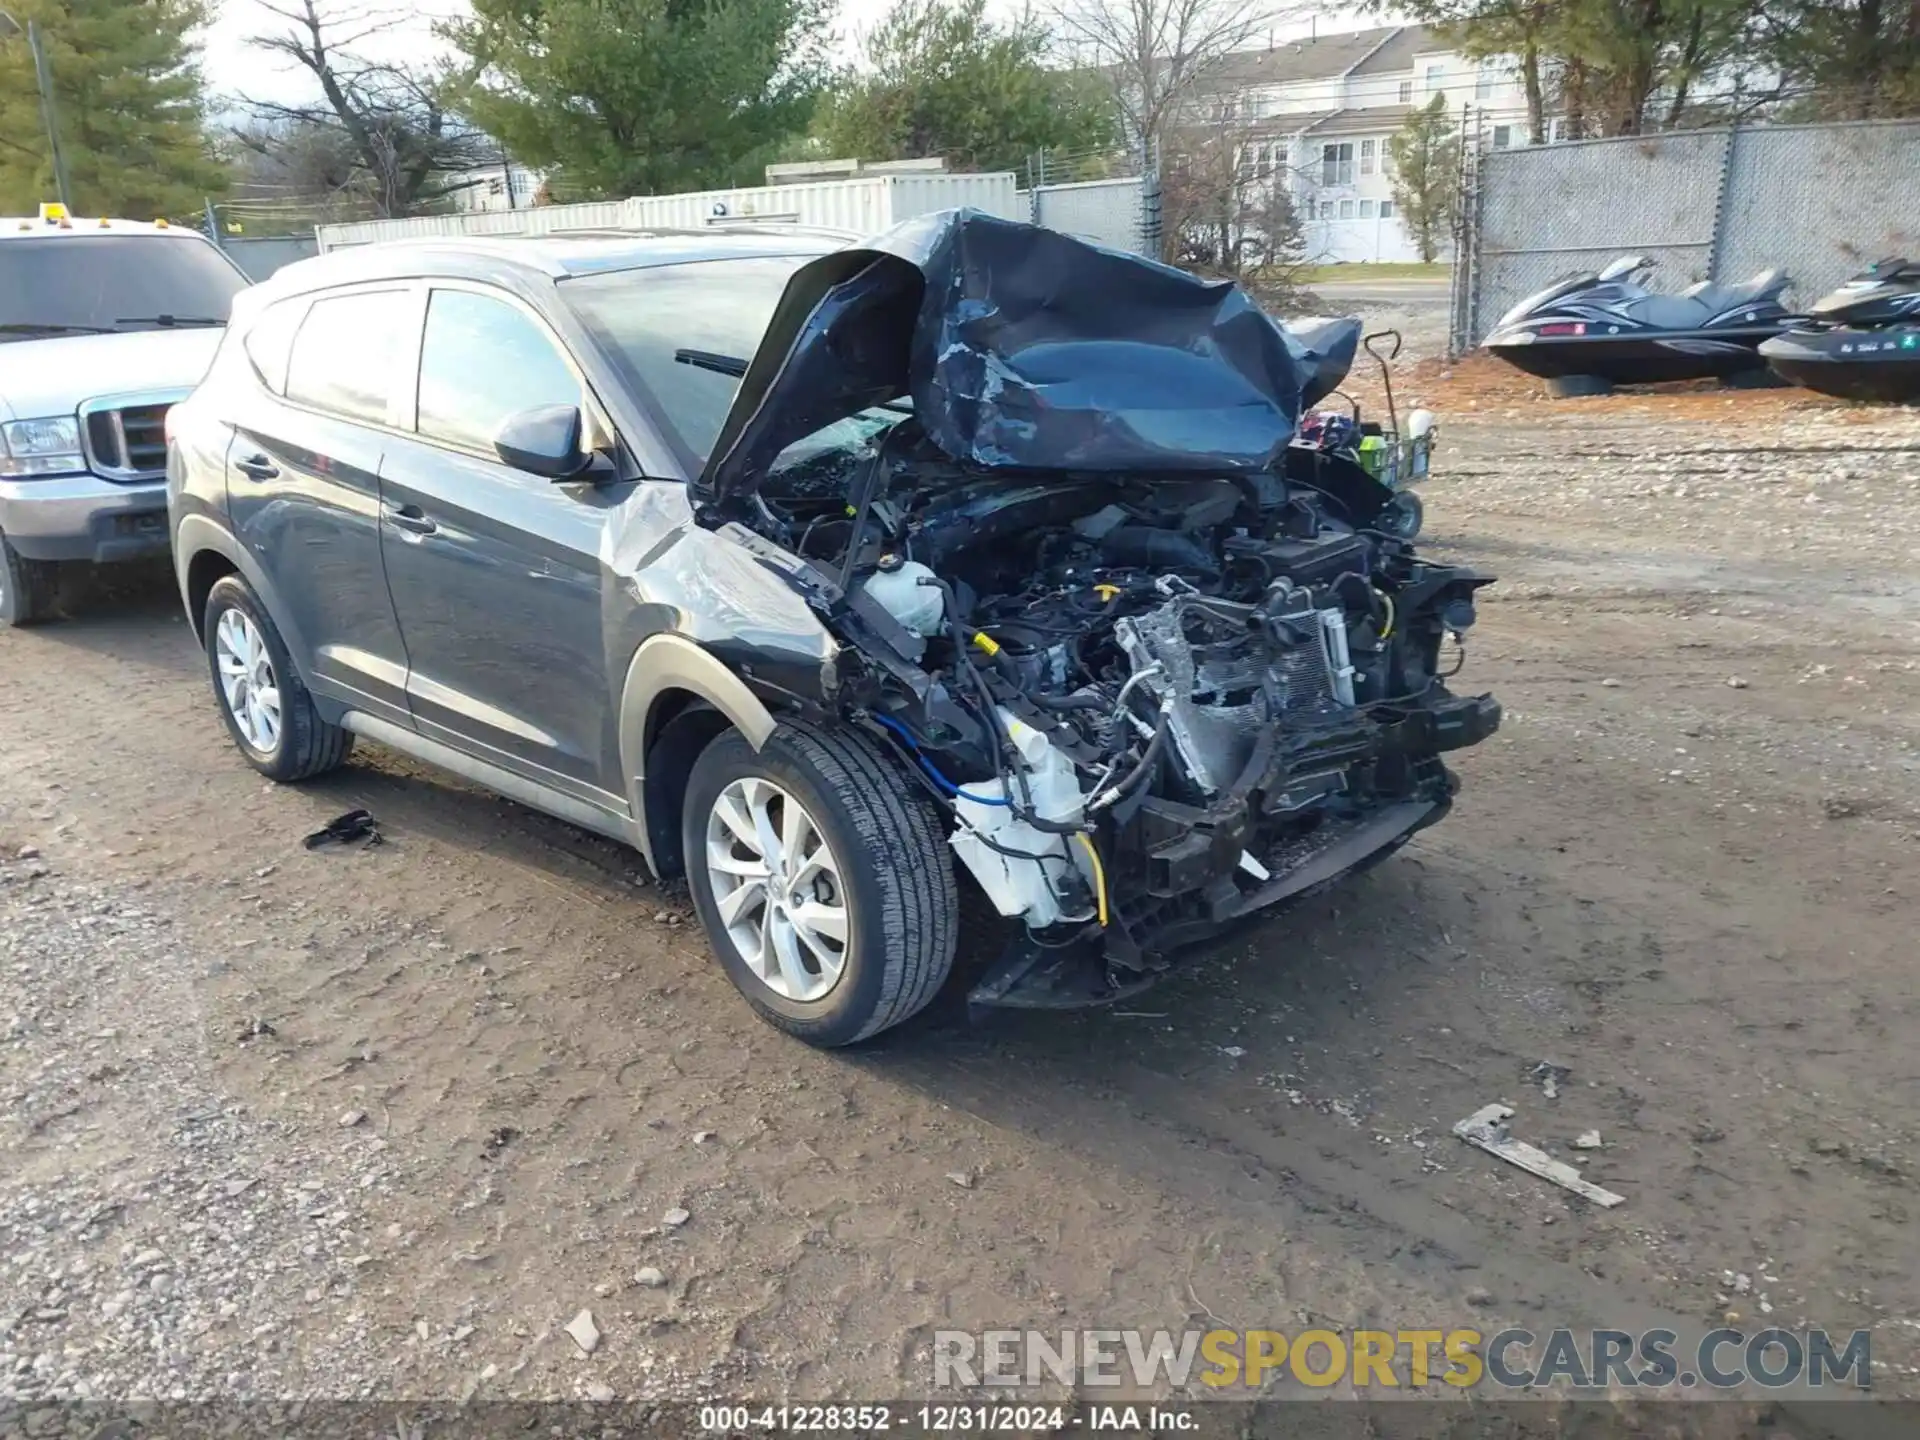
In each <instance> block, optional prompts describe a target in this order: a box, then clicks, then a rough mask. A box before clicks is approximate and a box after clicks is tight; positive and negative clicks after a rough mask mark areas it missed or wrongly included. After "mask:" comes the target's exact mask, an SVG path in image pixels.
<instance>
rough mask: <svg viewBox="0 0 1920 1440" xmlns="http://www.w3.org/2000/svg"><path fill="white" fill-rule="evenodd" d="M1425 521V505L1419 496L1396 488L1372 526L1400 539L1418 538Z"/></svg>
mask: <svg viewBox="0 0 1920 1440" xmlns="http://www.w3.org/2000/svg"><path fill="white" fill-rule="evenodd" d="M1426 523H1427V507H1426V506H1425V505H1424V504H1422V503H1421V500H1420V497H1419V496H1418V495H1416V494H1414V493H1413V491H1411V490H1396V491H1395V492H1394V495H1393V499H1391V500H1389V501H1388V502H1387V505H1386V508H1385V509H1383V510H1382V511H1381V512H1380V515H1379V518H1378V519H1377V520H1375V522H1374V528H1375V529H1377V530H1382V531H1385V532H1386V533H1387V534H1389V535H1392V536H1394V537H1395V538H1396V539H1400V540H1414V539H1417V538H1419V535H1420V528H1421V527H1422V526H1423V525H1425V524H1426Z"/></svg>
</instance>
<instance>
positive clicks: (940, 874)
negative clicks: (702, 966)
mask: <svg viewBox="0 0 1920 1440" xmlns="http://www.w3.org/2000/svg"><path fill="white" fill-rule="evenodd" d="M681 838H682V844H683V846H684V850H683V853H684V854H685V855H686V859H687V881H688V887H689V888H690V889H691V891H692V893H693V902H694V906H695V908H696V909H697V910H698V911H699V913H700V920H701V923H702V924H703V925H705V927H706V931H707V936H708V939H709V940H710V941H711V942H712V944H713V948H714V950H715V951H716V952H717V953H718V954H719V957H720V963H721V965H722V966H723V967H724V968H725V969H726V972H727V978H728V979H730V980H732V981H733V983H734V985H735V987H736V988H738V989H739V991H740V993H741V994H742V995H744V996H745V997H746V998H747V1001H748V1003H749V1004H751V1005H752V1006H753V1008H754V1009H755V1010H757V1011H759V1012H760V1015H761V1016H762V1017H763V1018H764V1019H766V1020H768V1021H769V1022H771V1023H772V1024H774V1025H776V1026H778V1027H779V1028H780V1029H782V1030H785V1031H787V1032H788V1033H789V1034H791V1035H795V1036H798V1037H799V1038H800V1039H802V1040H805V1041H807V1042H808V1043H809V1044H812V1045H819V1046H824V1047H831V1046H838V1045H849V1044H852V1043H853V1042H855V1041H858V1040H864V1039H866V1038H867V1037H869V1036H871V1035H876V1034H878V1033H879V1032H880V1031H882V1030H885V1029H887V1028H888V1027H890V1026H893V1025H898V1024H899V1023H900V1022H901V1021H903V1020H905V1019H907V1018H908V1017H909V1016H910V1015H913V1014H914V1013H915V1012H916V1011H918V1010H920V1009H922V1008H924V1007H925V1006H926V1004H927V1003H928V1002H929V1001H930V1000H932V999H933V997H934V995H935V994H936V993H937V992H938V991H939V989H940V986H941V985H942V984H943V983H944V982H945V980H946V978H947V973H948V971H949V970H951V969H952V967H953V954H954V946H955V944H956V941H957V938H958V937H957V931H958V920H957V912H958V909H959V902H958V898H957V894H956V891H955V888H954V879H953V860H952V855H951V853H950V852H949V850H948V848H947V845H946V842H945V837H944V835H943V833H942V830H941V826H940V820H939V816H938V814H937V813H936V812H935V810H934V808H933V806H932V805H931V804H930V803H929V802H928V801H927V800H926V799H925V798H924V797H923V796H921V794H920V793H919V792H918V791H917V790H915V789H914V788H913V785H912V782H911V781H909V780H908V779H907V778H906V777H905V776H903V775H902V774H901V773H900V771H899V768H898V766H897V764H896V763H895V762H894V761H893V760H892V759H891V758H890V757H889V756H887V755H886V754H885V752H883V751H882V750H880V749H879V748H878V747H877V746H875V745H874V744H873V743H872V742H870V741H868V740H867V739H866V738H865V737H863V736H860V735H857V734H853V733H850V732H847V731H843V730H834V729H821V728H816V727H814V726H811V725H804V724H798V723H783V724H782V725H781V726H780V727H779V729H777V730H776V731H775V732H774V733H773V736H772V737H771V738H770V739H769V740H768V741H767V743H766V745H765V747H764V748H763V749H761V750H760V751H759V752H758V753H756V752H755V751H754V749H753V747H752V746H751V745H749V744H748V743H747V741H746V739H745V737H744V736H742V735H741V734H740V733H739V732H738V731H734V730H729V731H727V732H726V733H725V734H723V735H721V736H719V737H718V738H717V739H716V740H714V742H713V743H712V744H711V745H709V746H708V747H707V748H706V749H705V750H704V751H703V752H701V755H700V758H699V759H698V760H697V761H696V762H695V763H694V767H693V773H692V775H691V776H690V777H689V779H688V782H687V798H686V806H685V811H684V818H683V821H682V837H681Z"/></svg>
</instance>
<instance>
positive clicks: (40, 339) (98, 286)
mask: <svg viewBox="0 0 1920 1440" xmlns="http://www.w3.org/2000/svg"><path fill="white" fill-rule="evenodd" d="M246 285H247V278H246V276H245V275H243V274H242V273H241V272H240V270H239V269H238V267H236V266H235V265H234V264H233V263H232V262H231V261H230V260H228V259H227V257H226V256H225V255H223V254H222V253H221V252H220V250H219V248H218V247H217V246H215V245H213V244H212V243H211V242H209V241H208V240H207V239H206V238H205V237H204V236H202V235H199V234H197V233H196V232H194V231H192V230H188V229H183V228H180V227H171V226H168V225H166V224H165V223H164V222H156V223H154V224H143V223H140V222H138V221H131V220H112V219H108V220H81V219H77V218H69V217H68V216H67V215H66V214H65V213H64V212H63V211H61V210H60V208H59V207H58V206H51V205H49V206H43V207H42V210H41V213H40V214H39V215H38V216H35V217H32V218H20V217H6V216H0V626H10V625H30V624H32V623H34V622H35V621H37V620H44V619H46V618H48V616H49V615H50V614H51V613H52V609H53V605H54V601H55V598H56V580H57V577H58V568H57V567H58V566H59V565H60V564H61V563H63V562H80V563H88V564H96V565H97V564H102V563H105V562H107V561H111V560H125V559H131V558H133V557H135V556H138V555H144V554H149V553H154V552H159V551H164V550H165V549H166V548H167V487H166V459H167V447H166V437H165V432H164V425H165V420H166V412H167V409H168V407H170V406H171V405H172V404H173V403H174V402H175V401H176V400H181V399H184V398H185V397H186V395H187V392H188V391H190V390H192V389H193V387H194V386H195V385H197V384H199V383H200V378H201V376H203V375H204V374H206V371H207V365H208V364H209V362H211V360H212V359H213V352H214V350H215V349H216V348H218V346H219V344H220V333H221V330H222V329H223V328H224V327H225V325H226V323H227V310H228V307H229V305H231V303H232V301H233V297H234V295H235V294H237V293H238V292H239V291H241V290H243V289H245V288H246Z"/></svg>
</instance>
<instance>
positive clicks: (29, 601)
mask: <svg viewBox="0 0 1920 1440" xmlns="http://www.w3.org/2000/svg"><path fill="white" fill-rule="evenodd" d="M59 577H60V572H59V569H58V568H57V567H56V566H55V565H54V563H53V562H52V561H51V560H29V559H28V558H27V557H26V556H24V555H22V554H21V553H20V552H19V551H18V550H16V549H14V548H13V546H12V545H11V544H9V543H8V541H7V537H6V536H4V535H0V628H5V627H12V626H21V625H38V624H39V623H40V622H41V621H42V620H45V619H47V618H48V617H49V616H50V615H52V613H53V601H54V593H55V591H56V590H57V589H58V586H59Z"/></svg>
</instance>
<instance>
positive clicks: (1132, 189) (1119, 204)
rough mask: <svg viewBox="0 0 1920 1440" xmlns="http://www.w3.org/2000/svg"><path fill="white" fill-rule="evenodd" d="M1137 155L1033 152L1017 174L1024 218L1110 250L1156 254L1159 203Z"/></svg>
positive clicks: (1098, 152) (1156, 190)
mask: <svg viewBox="0 0 1920 1440" xmlns="http://www.w3.org/2000/svg"><path fill="white" fill-rule="evenodd" d="M1141 170H1142V166H1141V163H1140V157H1139V156H1138V155H1135V154H1130V153H1128V152H1125V151H1116V150H1088V151H1079V152H1068V151H1059V150H1040V151H1036V152H1035V153H1034V154H1033V155H1032V156H1031V157H1030V158H1029V159H1028V161H1027V164H1026V166H1025V167H1024V169H1023V170H1022V172H1021V173H1020V183H1021V189H1020V192H1019V197H1018V198H1019V203H1020V204H1021V205H1022V206H1024V207H1025V213H1024V218H1026V219H1028V220H1031V221H1032V222H1033V223H1034V224H1036V225H1045V226H1046V227H1047V228H1048V229H1050V230H1058V231H1060V232H1061V233H1063V234H1066V235H1073V236H1077V237H1078V238H1080V239H1082V240H1091V241H1092V242H1093V243H1094V244H1096V245H1105V246H1107V247H1109V248H1110V249H1114V250H1130V251H1132V252H1134V253H1135V254H1139V255H1151V256H1153V257H1154V258H1155V259H1158V258H1159V255H1160V204H1159V193H1158V188H1157V186H1156V185H1155V183H1154V182H1153V181H1152V180H1151V179H1149V178H1148V177H1147V176H1145V175H1143V174H1142V173H1141Z"/></svg>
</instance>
